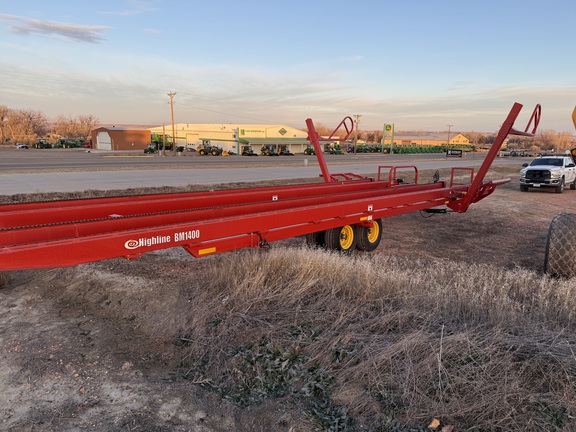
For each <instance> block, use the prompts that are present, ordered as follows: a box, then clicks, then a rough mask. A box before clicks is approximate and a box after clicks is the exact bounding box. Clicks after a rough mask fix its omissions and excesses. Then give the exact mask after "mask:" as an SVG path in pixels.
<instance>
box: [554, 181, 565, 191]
mask: <svg viewBox="0 0 576 432" xmlns="http://www.w3.org/2000/svg"><path fill="white" fill-rule="evenodd" d="M554 192H556V193H562V192H564V177H562V178H561V179H560V183H559V184H558V186H556V189H554Z"/></svg>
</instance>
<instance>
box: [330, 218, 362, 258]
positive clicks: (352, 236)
mask: <svg viewBox="0 0 576 432" xmlns="http://www.w3.org/2000/svg"><path fill="white" fill-rule="evenodd" d="M325 241H326V247H327V248H328V249H332V250H337V251H340V252H344V253H347V254H350V253H352V251H353V250H354V249H355V248H356V243H357V242H358V236H357V235H356V225H344V226H343V227H339V228H331V229H329V230H326V234H325Z"/></svg>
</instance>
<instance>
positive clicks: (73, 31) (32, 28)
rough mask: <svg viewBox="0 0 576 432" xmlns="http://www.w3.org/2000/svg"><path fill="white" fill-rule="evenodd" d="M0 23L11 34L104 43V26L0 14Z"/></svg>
mask: <svg viewBox="0 0 576 432" xmlns="http://www.w3.org/2000/svg"><path fill="white" fill-rule="evenodd" d="M0 22H3V23H6V24H7V25H8V29H9V30H10V31H11V32H12V33H16V34H22V35H28V34H42V35H59V36H63V37H65V38H67V39H72V40H73V41H76V42H86V43H100V42H102V41H104V38H103V37H102V36H101V32H102V31H103V30H106V29H107V28H108V27H106V26H94V25H93V26H88V25H78V24H69V23H61V22H56V21H42V20H37V19H33V18H27V17H22V16H17V15H9V14H0Z"/></svg>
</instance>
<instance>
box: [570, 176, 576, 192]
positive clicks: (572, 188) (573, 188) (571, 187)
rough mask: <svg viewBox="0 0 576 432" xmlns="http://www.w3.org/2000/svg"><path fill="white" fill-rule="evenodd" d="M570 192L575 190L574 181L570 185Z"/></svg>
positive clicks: (575, 183)
mask: <svg viewBox="0 0 576 432" xmlns="http://www.w3.org/2000/svg"><path fill="white" fill-rule="evenodd" d="M570 190H576V179H574V181H573V182H572V183H570Z"/></svg>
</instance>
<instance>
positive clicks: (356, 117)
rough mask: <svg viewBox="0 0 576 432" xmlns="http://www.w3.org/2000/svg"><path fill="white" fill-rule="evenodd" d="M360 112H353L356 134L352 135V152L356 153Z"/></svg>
mask: <svg viewBox="0 0 576 432" xmlns="http://www.w3.org/2000/svg"><path fill="white" fill-rule="evenodd" d="M360 117H362V115H361V114H354V118H355V120H354V123H356V134H355V135H354V153H356V144H357V143H358V124H359V123H360Z"/></svg>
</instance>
